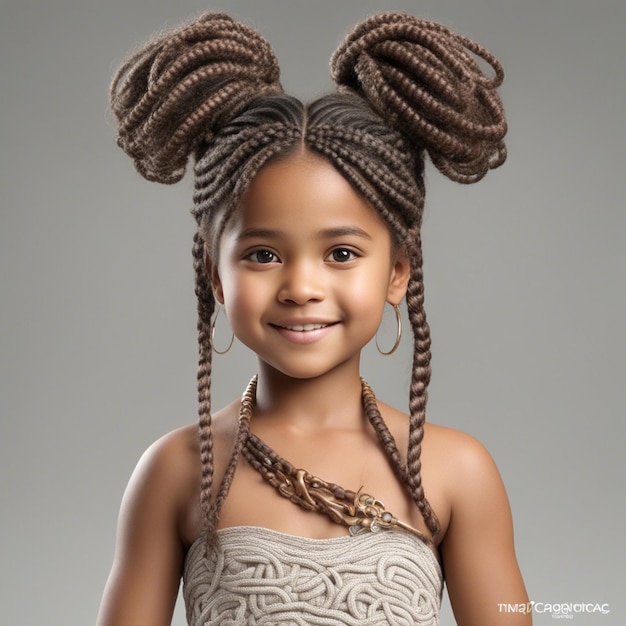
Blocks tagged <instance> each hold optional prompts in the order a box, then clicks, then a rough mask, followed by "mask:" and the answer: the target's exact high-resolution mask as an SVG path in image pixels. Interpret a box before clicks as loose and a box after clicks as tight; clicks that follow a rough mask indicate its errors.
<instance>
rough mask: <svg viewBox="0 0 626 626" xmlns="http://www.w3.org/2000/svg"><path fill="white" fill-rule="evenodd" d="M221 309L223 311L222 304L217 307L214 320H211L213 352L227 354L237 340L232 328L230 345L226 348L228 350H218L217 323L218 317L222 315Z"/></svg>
mask: <svg viewBox="0 0 626 626" xmlns="http://www.w3.org/2000/svg"><path fill="white" fill-rule="evenodd" d="M221 311H222V305H221V304H220V305H219V306H218V307H217V313H216V314H215V317H214V318H213V321H212V322H211V348H212V350H213V352H215V354H226V353H227V352H228V351H229V350H230V349H231V348H232V346H233V341H235V333H234V332H233V331H232V329H231V331H230V332H231V337H230V343H229V344H228V347H227V348H226V350H218V349H217V348H216V347H215V325H216V324H217V318H218V317H219V316H220V313H221ZM224 317H226V313H224Z"/></svg>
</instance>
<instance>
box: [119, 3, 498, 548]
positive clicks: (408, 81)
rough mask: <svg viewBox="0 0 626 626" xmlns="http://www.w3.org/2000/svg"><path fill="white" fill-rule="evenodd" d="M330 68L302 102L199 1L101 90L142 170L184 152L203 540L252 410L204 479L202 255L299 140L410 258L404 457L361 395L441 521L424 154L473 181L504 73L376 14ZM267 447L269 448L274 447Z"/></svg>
mask: <svg viewBox="0 0 626 626" xmlns="http://www.w3.org/2000/svg"><path fill="white" fill-rule="evenodd" d="M480 59H482V61H483V62H485V63H486V64H488V65H489V66H491V68H492V73H493V75H492V76H486V75H485V74H484V73H483V72H482V70H481V67H480V64H479V63H480ZM331 73H332V77H333V79H334V80H335V83H336V85H337V90H336V92H335V93H331V94H329V95H326V96H323V97H321V98H319V99H317V100H315V101H313V102H311V103H309V104H308V105H304V104H302V102H300V100H298V99H297V98H294V97H293V96H290V95H287V94H284V93H283V90H282V87H281V85H280V82H279V68H278V65H277V62H276V59H275V57H274V54H273V52H272V50H271V48H270V46H269V44H268V43H267V42H266V41H265V39H263V38H262V37H261V36H260V35H259V34H257V33H256V32H255V31H253V30H252V29H250V28H249V27H247V26H245V25H243V24H240V23H238V22H235V21H233V20H232V19H231V18H230V17H228V16H227V15H224V14H222V13H208V14H206V15H203V16H202V17H200V18H198V19H197V20H195V21H193V22H191V23H189V24H187V25H185V26H182V27H180V28H178V29H176V30H174V31H172V32H171V33H168V34H165V35H163V36H161V37H159V38H157V39H155V40H153V41H151V42H149V43H148V44H147V45H146V46H145V47H144V48H142V49H141V50H139V51H138V52H137V53H136V54H135V55H133V56H132V57H130V58H129V60H128V61H126V62H125V63H124V64H123V65H122V67H121V68H120V70H119V71H118V73H117V74H116V76H115V77H114V79H113V83H112V86H111V107H112V110H113V112H114V114H115V116H116V118H117V121H118V139H117V141H118V144H119V145H120V146H121V147H122V148H123V149H124V150H125V151H126V152H127V154H128V155H129V156H130V157H131V158H132V159H133V160H134V163H135V166H136V168H137V170H138V171H139V172H140V173H141V174H142V175H143V176H144V177H145V178H147V179H149V180H154V181H158V182H162V183H173V182H176V181H178V180H180V179H181V178H182V176H183V175H184V173H185V169H186V166H187V163H188V161H189V160H190V159H192V160H193V161H194V181H195V191H194V206H193V209H192V213H193V215H194V217H195V218H196V221H197V223H198V231H197V233H196V235H195V237H194V245H193V258H194V268H195V274H196V295H197V297H198V342H199V367H198V400H199V409H198V414H199V438H200V458H201V465H202V479H201V508H202V513H203V519H204V521H205V524H206V532H207V537H208V538H209V543H210V542H211V540H212V539H211V538H212V537H214V531H215V528H216V527H217V523H218V520H219V511H220V509H221V506H222V504H223V502H224V500H225V498H226V495H227V493H228V489H229V487H230V483H231V481H232V477H233V475H234V471H235V467H236V465H237V462H238V460H239V458H240V455H241V453H242V450H243V452H244V454H245V447H244V444H245V442H246V441H247V439H248V435H249V430H248V424H249V421H248V420H240V423H239V427H238V431H237V435H236V438H235V444H234V449H233V452H232V455H231V458H230V460H229V463H228V466H227V468H226V471H225V474H224V477H223V478H222V481H221V483H220V485H219V487H218V489H217V490H214V489H213V469H214V468H213V436H212V429H211V355H212V348H211V332H210V328H211V316H212V315H213V313H214V309H215V301H214V297H213V293H212V290H211V285H210V282H209V277H208V275H207V266H206V257H207V256H208V257H209V258H210V259H211V260H212V261H215V259H216V250H217V246H216V244H217V242H218V241H219V236H220V234H221V232H222V231H223V228H224V226H225V224H226V222H227V220H228V217H229V215H232V212H233V211H234V210H235V208H236V206H237V205H238V202H239V200H240V199H241V197H242V195H243V194H244V193H245V191H246V190H247V188H248V187H249V185H250V183H251V181H252V180H253V179H254V177H255V176H256V174H257V173H258V172H259V170H260V169H261V168H262V167H263V166H264V165H265V164H267V163H269V162H271V161H272V160H276V159H279V158H284V157H286V156H288V155H290V154H292V153H295V152H297V151H302V150H307V151H309V152H311V153H314V154H316V155H318V156H320V157H322V158H323V159H325V160H327V161H328V162H330V163H331V164H332V165H333V166H334V167H335V169H336V170H337V171H338V172H340V173H341V174H342V175H343V176H344V177H345V178H346V180H348V181H349V182H350V184H351V185H352V186H353V188H354V189H355V190H356V191H357V192H358V193H360V194H361V195H362V196H363V197H364V198H365V199H366V200H367V201H368V202H369V203H370V204H371V205H372V207H374V209H375V210H377V211H378V212H379V214H380V215H381V217H382V218H383V219H384V220H385V222H386V223H387V225H388V227H389V229H390V232H391V234H392V236H393V239H394V241H395V242H396V244H397V245H399V246H402V248H403V249H404V250H406V252H407V254H408V256H409V259H410V263H411V274H410V278H409V285H408V289H407V296H406V300H407V310H408V315H409V320H410V323H411V327H412V330H413V336H414V350H413V370H412V377H411V385H410V399H409V413H410V426H409V445H408V450H407V451H406V455H403V454H401V453H400V451H399V450H398V449H397V447H396V444H395V441H394V439H393V436H392V435H391V433H390V432H389V430H388V429H387V427H386V425H385V423H384V421H383V419H382V416H381V415H380V412H379V411H378V408H377V406H376V402H375V401H373V400H372V399H371V398H369V399H368V398H364V407H365V412H366V414H367V416H368V418H369V420H370V422H371V424H372V426H373V427H374V429H375V431H376V433H377V435H378V437H379V439H380V441H381V444H382V445H383V447H384V449H385V451H386V453H387V456H388V458H389V459H390V461H391V463H392V466H393V467H394V469H395V471H396V474H397V476H398V477H399V479H400V480H401V481H402V482H403V484H404V485H405V487H406V489H407V492H408V493H409V494H410V495H411V497H412V499H413V500H414V502H415V503H416V505H417V506H418V508H419V510H420V512H421V514H422V516H423V518H424V521H425V523H426V525H427V527H428V529H429V530H430V532H431V534H432V535H433V536H434V535H436V534H437V533H438V532H439V522H438V520H437V517H436V515H435V513H434V511H433V510H432V509H431V507H430V505H429V503H428V500H427V499H426V497H425V495H424V490H423V487H422V480H421V461H420V457H421V443H422V439H423V435H424V421H425V415H426V399H427V391H426V390H427V386H428V383H429V380H430V331H429V328H428V324H427V322H426V314H425V311H424V287H423V274H422V249H421V239H420V227H421V221H422V213H423V208H424V193H425V188H424V159H425V155H426V154H428V156H429V157H430V160H431V161H432V162H433V163H434V165H435V166H436V167H437V168H438V169H439V170H440V171H441V172H442V173H443V174H445V175H446V176H448V177H449V178H450V179H452V180H454V181H458V182H461V183H472V182H475V181H478V180H480V179H481V178H482V177H484V176H485V174H486V173H487V172H488V171H489V169H492V168H495V167H497V166H499V165H501V164H502V163H503V162H504V160H505V158H506V150H505V147H504V143H503V138H504V135H505V133H506V122H505V117H504V111H503V107H502V103H501V101H500V98H499V96H498V95H497V92H496V88H497V87H498V86H499V85H500V83H501V81H502V78H503V72H502V68H501V66H500V64H499V63H498V61H497V60H496V59H495V58H494V57H493V56H492V55H491V54H490V53H489V52H487V51H486V50H485V49H484V48H483V47H481V46H480V45H479V44H477V43H475V42H473V41H471V40H469V39H467V38H464V37H460V36H458V35H456V34H454V33H452V32H451V31H449V30H448V29H446V28H445V27H443V26H441V25H440V24H436V23H434V22H427V21H423V20H419V19H417V18H415V17H412V16H410V15H406V14H400V13H384V14H380V15H376V16H373V17H371V18H369V19H367V20H365V21H364V22H362V23H361V24H359V25H357V26H356V27H355V29H354V30H353V31H352V32H351V33H349V34H348V35H347V37H346V38H345V40H344V41H343V43H342V44H341V45H340V46H339V48H338V49H337V51H336V52H335V53H334V54H333V56H332V59H331ZM260 445H261V446H262V445H263V444H262V443H261V444H260ZM267 454H268V456H270V454H273V452H272V451H271V450H270V449H269V448H268V449H267ZM259 471H262V472H263V471H266V472H267V471H269V470H267V469H265V470H264V469H263V468H262V467H261V468H260V469H259ZM214 491H215V492H214Z"/></svg>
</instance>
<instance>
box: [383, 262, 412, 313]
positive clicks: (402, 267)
mask: <svg viewBox="0 0 626 626" xmlns="http://www.w3.org/2000/svg"><path fill="white" fill-rule="evenodd" d="M410 275H411V262H410V260H409V257H408V256H407V254H406V252H404V251H403V250H401V251H399V252H397V253H396V254H395V255H394V259H393V264H392V266H391V275H390V277H389V287H388V288H387V302H389V304H400V302H401V301H402V298H404V296H405V294H406V289H407V286H408V284H409V277H410Z"/></svg>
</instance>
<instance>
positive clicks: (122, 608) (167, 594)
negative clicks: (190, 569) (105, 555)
mask: <svg viewBox="0 0 626 626" xmlns="http://www.w3.org/2000/svg"><path fill="white" fill-rule="evenodd" d="M180 451H181V446H180V444H179V443H178V442H177V441H176V433H174V434H172V435H168V436H166V437H164V438H163V439H161V440H159V441H158V442H156V443H155V444H153V445H152V446H151V447H150V448H149V449H148V450H147V451H146V452H145V453H144V455H143V456H142V458H141V459H140V461H139V463H138V464H137V468H136V469H135V471H134V473H133V475H132V477H131V479H130V482H129V484H128V487H127V489H126V492H125V494H124V497H123V499H122V505H121V509H120V516H119V523H118V532H117V541H116V548H115V557H114V561H113V567H112V570H111V573H110V576H109V579H108V582H107V585H106V588H105V591H104V595H103V598H102V603H101V606H100V612H99V615H98V621H97V625H98V626H140V625H141V626H145V625H146V624H150V626H161V625H162V626H166V625H169V624H170V623H171V619H172V613H173V610H174V604H175V602H176V597H177V594H178V587H179V584H180V578H181V572H182V566H183V558H184V546H183V544H182V542H181V539H180V536H179V528H178V525H179V520H180V514H181V511H182V507H183V506H184V504H183V502H182V494H184V493H186V492H188V490H187V489H185V488H184V485H183V484H182V483H181V479H182V478H183V474H184V472H183V471H182V466H181V465H182V464H181V460H180Z"/></svg>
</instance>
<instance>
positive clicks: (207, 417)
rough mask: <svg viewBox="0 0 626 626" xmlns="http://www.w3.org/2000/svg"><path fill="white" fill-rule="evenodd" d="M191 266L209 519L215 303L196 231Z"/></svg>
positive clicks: (204, 508) (204, 505)
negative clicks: (212, 336)
mask: <svg viewBox="0 0 626 626" xmlns="http://www.w3.org/2000/svg"><path fill="white" fill-rule="evenodd" d="M192 252H193V264H194V270H195V275H196V296H197V298H198V374H197V379H198V437H199V446H200V464H201V467H202V473H201V478H200V510H201V512H202V517H203V519H209V518H210V517H211V516H210V509H211V491H212V487H213V461H214V457H213V433H212V429H211V365H212V364H211V357H212V352H213V350H212V346H211V316H212V315H213V311H214V309H215V300H214V298H213V292H212V291H211V287H210V285H208V281H207V275H206V269H205V264H204V253H205V250H204V240H203V239H202V237H201V235H200V233H199V232H197V233H196V235H195V236H194V241H193V250H192Z"/></svg>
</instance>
